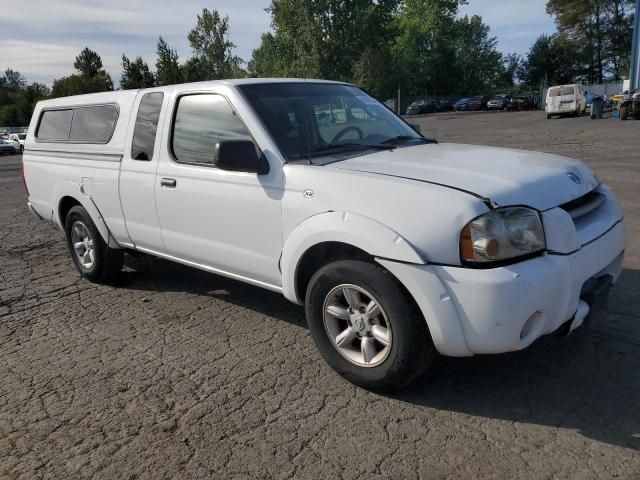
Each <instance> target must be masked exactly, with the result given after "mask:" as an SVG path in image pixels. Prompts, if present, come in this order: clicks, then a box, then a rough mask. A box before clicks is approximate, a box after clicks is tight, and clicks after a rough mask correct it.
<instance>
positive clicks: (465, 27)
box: [456, 15, 503, 94]
mask: <svg viewBox="0 0 640 480" xmlns="http://www.w3.org/2000/svg"><path fill="white" fill-rule="evenodd" d="M456 29H457V35H456V64H457V70H458V72H459V75H460V93H468V94H481V93H485V92H489V91H491V90H492V89H493V87H494V86H495V85H496V84H498V83H499V81H500V74H501V70H502V66H503V58H502V54H501V53H500V52H498V50H497V48H496V47H497V43H498V41H497V39H496V38H495V37H490V36H489V31H490V29H489V27H488V26H487V25H485V24H484V23H482V18H480V17H479V16H477V15H474V16H472V17H471V18H469V17H467V16H465V17H464V18H461V19H459V20H458V21H457V22H456Z"/></svg>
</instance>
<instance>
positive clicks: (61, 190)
mask: <svg viewBox="0 0 640 480" xmlns="http://www.w3.org/2000/svg"><path fill="white" fill-rule="evenodd" d="M55 198H57V199H58V201H57V204H56V210H55V212H54V223H56V224H57V225H58V226H59V227H60V228H61V229H62V230H63V231H64V224H65V220H66V218H67V215H68V214H69V210H71V209H72V208H73V207H74V206H77V205H79V206H81V207H82V208H84V209H85V210H86V211H87V213H88V214H89V216H90V217H91V220H92V221H93V223H94V224H95V226H96V228H97V229H98V232H99V233H100V236H101V237H102V239H103V240H104V242H105V243H106V244H107V245H108V246H109V247H111V248H116V249H120V248H122V247H121V246H120V245H119V244H118V243H117V242H116V241H115V239H114V238H113V235H111V232H110V231H109V227H108V226H107V224H106V223H105V221H104V218H103V217H102V215H101V214H100V211H99V210H98V208H97V207H96V205H95V204H94V202H93V200H92V199H91V197H90V196H88V195H86V194H85V193H84V192H83V191H82V187H81V186H80V185H78V184H77V183H75V182H71V181H66V182H63V183H62V184H60V186H59V187H58V189H57V190H56V197H55Z"/></svg>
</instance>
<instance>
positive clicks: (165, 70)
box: [156, 37, 183, 86]
mask: <svg viewBox="0 0 640 480" xmlns="http://www.w3.org/2000/svg"><path fill="white" fill-rule="evenodd" d="M157 56H158V58H157V60H156V84H157V85H158V86H163V85H176V84H178V83H182V81H183V80H182V72H181V70H180V64H179V63H178V52H177V51H176V50H173V49H171V48H170V47H169V45H168V44H167V42H165V41H164V39H163V38H162V37H160V38H159V39H158V47H157Z"/></svg>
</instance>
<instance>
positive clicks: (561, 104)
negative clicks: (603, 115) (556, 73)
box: [544, 84, 587, 120]
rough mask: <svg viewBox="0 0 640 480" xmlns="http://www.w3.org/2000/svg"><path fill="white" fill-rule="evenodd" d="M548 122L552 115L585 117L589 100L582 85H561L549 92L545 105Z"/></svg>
mask: <svg viewBox="0 0 640 480" xmlns="http://www.w3.org/2000/svg"><path fill="white" fill-rule="evenodd" d="M544 109H545V111H546V113H547V120H549V119H550V118H551V116H552V115H575V116H579V115H583V114H584V113H585V112H586V111H587V99H586V97H585V95H584V89H583V88H582V85H578V84H573V85H559V86H557V87H551V88H550V89H549V91H548V92H547V101H546V103H545V108H544Z"/></svg>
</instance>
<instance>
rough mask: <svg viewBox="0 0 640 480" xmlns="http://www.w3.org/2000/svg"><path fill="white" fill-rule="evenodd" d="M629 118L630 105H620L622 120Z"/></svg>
mask: <svg viewBox="0 0 640 480" xmlns="http://www.w3.org/2000/svg"><path fill="white" fill-rule="evenodd" d="M628 118H629V107H628V106H626V105H623V106H621V107H620V120H627V119H628Z"/></svg>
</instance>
